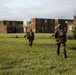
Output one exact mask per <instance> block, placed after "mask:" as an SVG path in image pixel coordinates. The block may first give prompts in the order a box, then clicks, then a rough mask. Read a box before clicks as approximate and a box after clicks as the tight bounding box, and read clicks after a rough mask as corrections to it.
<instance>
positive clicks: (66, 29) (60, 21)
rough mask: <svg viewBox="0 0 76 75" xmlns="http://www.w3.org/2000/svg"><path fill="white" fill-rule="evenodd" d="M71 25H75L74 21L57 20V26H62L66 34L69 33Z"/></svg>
mask: <svg viewBox="0 0 76 75" xmlns="http://www.w3.org/2000/svg"><path fill="white" fill-rule="evenodd" d="M69 23H73V20H72V19H55V26H57V25H58V24H61V25H62V28H63V30H64V31H65V32H67V31H68V24H69Z"/></svg>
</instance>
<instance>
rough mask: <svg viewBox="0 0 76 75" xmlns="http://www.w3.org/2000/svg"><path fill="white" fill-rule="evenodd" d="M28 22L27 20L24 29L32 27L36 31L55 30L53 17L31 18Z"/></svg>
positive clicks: (47, 31) (49, 31) (46, 31)
mask: <svg viewBox="0 0 76 75" xmlns="http://www.w3.org/2000/svg"><path fill="white" fill-rule="evenodd" d="M29 22H30V23H28V22H27V26H26V28H27V29H26V30H28V29H32V30H33V31H34V32H36V33H53V32H54V30H55V27H54V26H55V20H54V19H43V18H31V21H29Z"/></svg>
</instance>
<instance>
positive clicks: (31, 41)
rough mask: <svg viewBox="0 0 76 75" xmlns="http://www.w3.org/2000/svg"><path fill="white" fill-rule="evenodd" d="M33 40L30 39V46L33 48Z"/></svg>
mask: <svg viewBox="0 0 76 75" xmlns="http://www.w3.org/2000/svg"><path fill="white" fill-rule="evenodd" d="M32 43H33V40H30V39H29V46H30V47H32Z"/></svg>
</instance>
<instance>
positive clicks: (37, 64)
mask: <svg viewBox="0 0 76 75" xmlns="http://www.w3.org/2000/svg"><path fill="white" fill-rule="evenodd" d="M16 35H17V36H18V38H15V37H16ZM50 36H51V34H46V33H45V34H40V33H39V34H35V40H34V42H33V47H32V48H31V47H29V46H28V40H27V39H26V38H24V34H0V75H76V40H67V43H66V45H67V46H66V49H67V55H68V58H67V59H65V58H64V56H63V50H62V47H61V51H60V56H57V54H56V48H57V47H56V44H55V43H56V42H55V39H54V38H50Z"/></svg>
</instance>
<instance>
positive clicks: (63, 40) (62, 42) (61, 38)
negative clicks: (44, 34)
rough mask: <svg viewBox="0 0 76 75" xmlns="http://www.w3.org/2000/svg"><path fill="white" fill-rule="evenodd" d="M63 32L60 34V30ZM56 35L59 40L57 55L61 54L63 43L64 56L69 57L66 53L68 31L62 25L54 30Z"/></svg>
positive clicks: (57, 40)
mask: <svg viewBox="0 0 76 75" xmlns="http://www.w3.org/2000/svg"><path fill="white" fill-rule="evenodd" d="M61 31H62V32H63V35H62V36H59V32H61ZM54 36H55V39H56V42H57V55H58V56H59V54H60V46H61V44H62V46H63V53H64V57H65V58H67V55H66V33H65V32H64V31H63V29H62V27H61V26H59V27H58V29H57V30H56V31H55V32H54Z"/></svg>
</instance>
